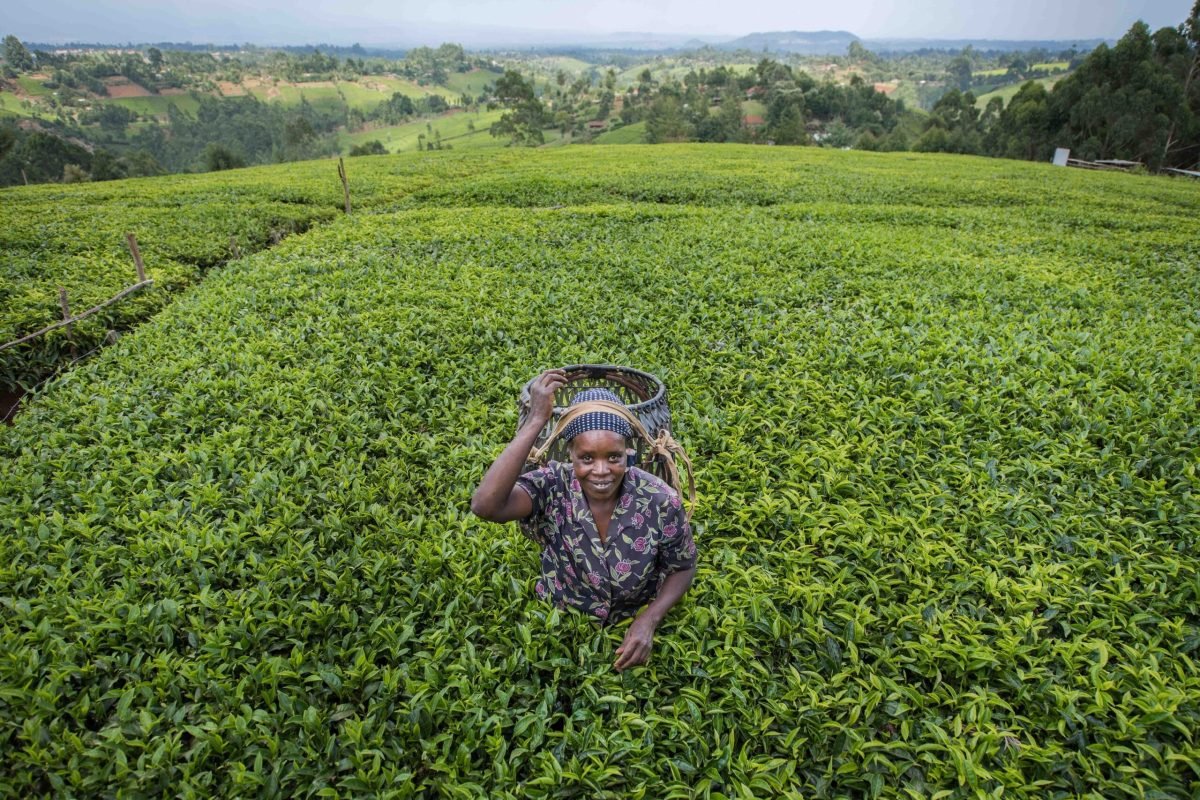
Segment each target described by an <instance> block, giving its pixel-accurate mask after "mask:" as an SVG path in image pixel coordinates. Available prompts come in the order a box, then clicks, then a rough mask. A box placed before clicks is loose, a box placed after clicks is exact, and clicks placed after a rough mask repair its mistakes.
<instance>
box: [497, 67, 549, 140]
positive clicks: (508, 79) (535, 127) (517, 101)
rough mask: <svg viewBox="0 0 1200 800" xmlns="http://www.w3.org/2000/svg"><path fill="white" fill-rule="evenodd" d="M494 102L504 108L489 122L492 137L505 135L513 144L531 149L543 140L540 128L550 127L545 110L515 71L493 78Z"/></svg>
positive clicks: (508, 71)
mask: <svg viewBox="0 0 1200 800" xmlns="http://www.w3.org/2000/svg"><path fill="white" fill-rule="evenodd" d="M495 95H496V99H497V100H498V101H499V102H500V104H501V105H503V106H504V107H505V108H507V109H508V111H507V112H506V113H504V114H503V115H501V117H500V120H499V121H498V122H494V123H492V127H491V134H492V136H497V137H500V136H507V137H509V143H510V144H514V145H528V146H534V145H539V144H542V143H543V142H545V141H546V137H545V135H544V134H543V133H542V128H544V127H545V126H546V125H548V124H550V122H551V120H550V119H549V118H548V115H547V114H546V108H545V106H543V105H542V102H541V101H540V100H538V98H537V96H536V95H535V94H534V91H533V84H531V83H530V82H528V81H526V80H525V79H524V78H523V77H521V73H519V72H517V71H516V70H511V69H510V70H507V71H506V72H505V73H504V75H502V76H501V77H499V78H497V79H496V89H495Z"/></svg>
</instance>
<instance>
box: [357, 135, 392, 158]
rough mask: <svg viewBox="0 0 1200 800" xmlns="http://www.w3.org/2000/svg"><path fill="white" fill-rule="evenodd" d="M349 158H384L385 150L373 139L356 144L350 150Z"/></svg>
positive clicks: (379, 142)
mask: <svg viewBox="0 0 1200 800" xmlns="http://www.w3.org/2000/svg"><path fill="white" fill-rule="evenodd" d="M350 155H351V156H385V155H387V148H386V147H384V146H383V142H381V141H379V140H378V139H373V140H371V141H369V142H366V143H364V144H356V145H354V146H353V147H351V148H350Z"/></svg>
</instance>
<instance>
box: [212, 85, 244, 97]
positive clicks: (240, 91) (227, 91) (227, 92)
mask: <svg viewBox="0 0 1200 800" xmlns="http://www.w3.org/2000/svg"><path fill="white" fill-rule="evenodd" d="M217 90H218V91H219V92H220V93H221V96H222V97H245V96H246V89H245V87H243V86H242V85H241V84H239V83H230V82H229V81H217Z"/></svg>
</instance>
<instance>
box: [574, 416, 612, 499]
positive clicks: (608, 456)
mask: <svg viewBox="0 0 1200 800" xmlns="http://www.w3.org/2000/svg"><path fill="white" fill-rule="evenodd" d="M567 452H568V454H569V455H570V456H571V465H572V466H573V467H574V468H575V477H576V478H577V479H578V480H579V486H580V488H582V489H583V494H584V496H585V497H587V499H588V501H589V502H602V503H603V502H608V501H610V500H613V499H615V498H616V496H617V493H618V492H620V491H621V481H622V479H623V478H624V477H625V470H626V466H625V437H623V436H621V434H619V433H613V432H612V431H584V432H583V433H581V434H579V435H578V436H576V437H575V438H574V439H572V440H571V442H570V444H569V445H568V446H567Z"/></svg>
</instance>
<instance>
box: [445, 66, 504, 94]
mask: <svg viewBox="0 0 1200 800" xmlns="http://www.w3.org/2000/svg"><path fill="white" fill-rule="evenodd" d="M499 77H500V75H499V73H495V72H491V71H489V70H483V69H481V70H474V71H472V72H452V73H450V77H449V78H448V79H447V80H446V89H447V92H448V93H449V94H450V96H451V97H452V98H457V97H458V96H459V95H462V94H469V95H471V96H472V97H478V96H479V95H481V94H483V92H484V90H485V89H487V87H488V86H489V85H490V84H494V83H495V82H496V79H497V78H499Z"/></svg>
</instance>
